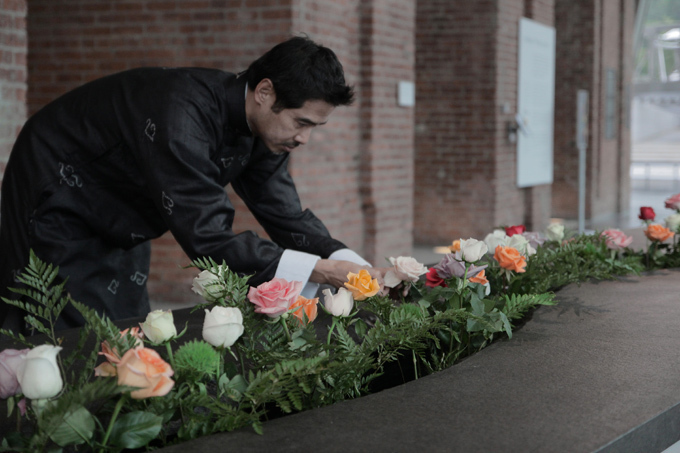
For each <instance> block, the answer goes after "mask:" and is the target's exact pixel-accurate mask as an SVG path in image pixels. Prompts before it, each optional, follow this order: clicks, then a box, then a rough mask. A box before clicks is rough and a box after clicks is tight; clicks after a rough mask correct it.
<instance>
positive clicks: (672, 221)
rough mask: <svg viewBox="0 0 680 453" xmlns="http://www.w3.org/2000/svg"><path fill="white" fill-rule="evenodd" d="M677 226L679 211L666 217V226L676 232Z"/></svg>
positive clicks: (679, 216)
mask: <svg viewBox="0 0 680 453" xmlns="http://www.w3.org/2000/svg"><path fill="white" fill-rule="evenodd" d="M678 227H680V213H678V214H673V215H671V216H668V217H666V228H668V229H669V230H671V231H672V232H674V233H678Z"/></svg>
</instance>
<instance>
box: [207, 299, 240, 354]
mask: <svg viewBox="0 0 680 453" xmlns="http://www.w3.org/2000/svg"><path fill="white" fill-rule="evenodd" d="M241 335H243V315H242V314H241V310H239V309H238V308H236V307H213V308H212V310H210V311H208V310H207V309H206V310H205V320H204V321H203V339H204V340H205V341H207V342H208V343H210V344H211V345H213V346H216V347H225V348H229V347H231V346H232V345H233V344H234V343H235V342H236V340H238V339H239V337H240V336H241Z"/></svg>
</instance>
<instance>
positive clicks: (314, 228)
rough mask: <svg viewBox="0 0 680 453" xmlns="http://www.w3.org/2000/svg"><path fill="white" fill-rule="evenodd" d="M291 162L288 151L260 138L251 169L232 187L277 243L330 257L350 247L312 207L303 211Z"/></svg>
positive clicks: (254, 151) (249, 167) (285, 247)
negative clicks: (270, 146) (333, 234)
mask: <svg viewBox="0 0 680 453" xmlns="http://www.w3.org/2000/svg"><path fill="white" fill-rule="evenodd" d="M288 161H289V155H288V154H287V153H286V154H280V155H276V154H274V153H272V152H271V151H269V150H268V149H267V148H266V147H265V146H264V145H263V144H262V143H261V142H260V141H259V140H257V141H256V144H255V146H254V148H253V156H252V159H251V163H250V164H249V165H248V168H247V171H245V172H243V173H242V174H241V175H240V176H239V177H238V178H236V179H235V180H234V181H232V186H233V187H234V190H235V191H236V193H237V194H238V195H239V196H240V197H241V198H242V199H243V201H244V203H245V204H246V206H248V208H249V209H250V211H251V212H252V213H253V215H254V216H255V218H256V219H257V221H258V222H259V223H260V224H261V225H262V226H263V227H264V229H265V231H267V234H269V236H270V237H271V238H272V240H273V241H274V242H275V243H276V244H278V245H279V246H281V247H283V248H284V249H292V250H298V251H301V252H305V253H311V254H313V255H319V256H320V257H321V258H328V257H329V256H330V254H331V253H333V252H335V251H336V250H339V249H342V248H346V246H345V245H344V244H343V243H342V242H340V241H338V240H335V239H333V238H332V237H331V235H330V233H329V232H328V230H327V229H326V227H325V226H324V224H323V223H322V222H321V220H319V219H318V218H317V217H316V216H315V215H314V214H313V213H312V212H311V211H310V210H309V209H305V210H302V207H301V204H300V198H299V196H298V193H297V190H296V189H295V184H294V183H293V179H292V178H291V176H290V174H289V172H288V168H287V167H288Z"/></svg>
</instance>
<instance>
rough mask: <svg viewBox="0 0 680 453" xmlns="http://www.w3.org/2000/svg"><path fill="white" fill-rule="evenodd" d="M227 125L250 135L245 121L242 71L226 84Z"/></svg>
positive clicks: (237, 131)
mask: <svg viewBox="0 0 680 453" xmlns="http://www.w3.org/2000/svg"><path fill="white" fill-rule="evenodd" d="M226 85H227V86H226V98H227V118H228V119H227V127H228V128H230V129H232V130H234V131H235V132H236V133H237V134H239V135H245V136H248V137H250V136H252V135H253V134H252V132H250V127H248V122H247V121H246V95H245V93H246V78H245V77H244V73H240V74H238V75H234V76H233V77H231V78H230V79H229V80H228V81H227V84H226Z"/></svg>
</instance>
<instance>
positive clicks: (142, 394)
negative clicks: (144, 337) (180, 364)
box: [117, 346, 175, 400]
mask: <svg viewBox="0 0 680 453" xmlns="http://www.w3.org/2000/svg"><path fill="white" fill-rule="evenodd" d="M117 371H118V385H128V386H130V387H140V389H138V390H133V391H132V392H131V393H130V396H131V397H133V398H134V399H138V400H141V399H144V398H149V397H152V396H164V395H167V394H168V392H169V391H170V389H172V387H173V385H175V381H173V380H172V379H170V376H172V375H173V374H174V371H173V370H172V368H171V367H170V365H168V363H167V362H165V361H164V360H163V359H162V358H161V356H160V355H158V353H157V352H156V351H154V350H153V349H149V348H145V347H144V346H137V347H135V348H133V349H130V350H128V351H127V352H126V353H125V354H123V357H122V358H121V359H120V362H118V366H117Z"/></svg>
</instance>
